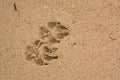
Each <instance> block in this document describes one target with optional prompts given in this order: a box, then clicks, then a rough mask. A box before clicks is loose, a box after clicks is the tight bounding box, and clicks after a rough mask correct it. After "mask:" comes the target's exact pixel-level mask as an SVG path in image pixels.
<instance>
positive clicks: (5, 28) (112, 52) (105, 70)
mask: <svg viewBox="0 0 120 80" xmlns="http://www.w3.org/2000/svg"><path fill="white" fill-rule="evenodd" d="M14 3H15V4H16V8H17V11H15V10H14V6H13V4H14ZM49 21H60V22H61V23H62V24H64V25H66V26H67V27H68V28H69V29H70V33H71V34H70V35H69V36H68V37H67V38H65V39H64V40H63V41H62V43H60V46H59V48H60V51H59V52H60V57H59V59H57V60H53V61H52V62H51V63H50V65H47V66H38V65H36V64H34V63H32V62H28V61H26V60H25V54H24V51H25V48H26V46H28V45H29V44H30V43H31V42H33V41H34V40H36V39H37V38H38V32H39V31H38V29H39V27H40V26H46V25H47V23H48V22H49ZM74 43H76V45H74ZM0 80H120V0H15V1H13V0H0Z"/></svg>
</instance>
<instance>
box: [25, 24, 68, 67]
mask: <svg viewBox="0 0 120 80" xmlns="http://www.w3.org/2000/svg"><path fill="white" fill-rule="evenodd" d="M69 34H70V31H69V29H68V28H67V27H65V26H63V25H62V24H61V23H60V22H48V25H47V26H46V27H45V26H44V27H40V28H39V39H38V40H36V41H34V43H32V44H30V45H28V46H27V47H26V51H25V55H26V60H27V61H32V62H34V63H36V64H38V65H48V64H49V63H50V61H51V60H55V59H58V58H59V56H58V54H59V53H57V50H58V49H59V47H56V46H55V44H60V42H61V41H62V39H64V38H65V37H67V36H68V35H69Z"/></svg>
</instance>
